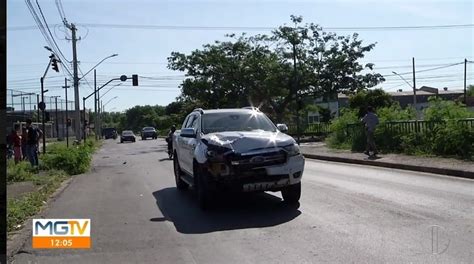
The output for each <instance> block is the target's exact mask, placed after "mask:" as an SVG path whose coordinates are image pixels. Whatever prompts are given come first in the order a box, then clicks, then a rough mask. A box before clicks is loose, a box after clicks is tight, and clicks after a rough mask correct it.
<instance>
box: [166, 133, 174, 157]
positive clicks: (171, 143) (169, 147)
mask: <svg viewBox="0 0 474 264" xmlns="http://www.w3.org/2000/svg"><path fill="white" fill-rule="evenodd" d="M166 142H167V143H168V158H169V159H170V160H172V159H173V142H172V141H171V139H170V138H168V137H167V138H166Z"/></svg>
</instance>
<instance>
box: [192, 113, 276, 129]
mask: <svg viewBox="0 0 474 264" xmlns="http://www.w3.org/2000/svg"><path fill="white" fill-rule="evenodd" d="M201 126H202V132H203V133H204V134H208V133H215V132H223V131H259V130H260V131H271V132H275V131H276V128H275V126H274V125H273V123H272V122H271V121H270V120H269V119H268V118H267V117H266V116H265V115H264V114H262V113H252V112H248V113H247V112H243V113H210V114H205V115H203V116H202V123H201Z"/></svg>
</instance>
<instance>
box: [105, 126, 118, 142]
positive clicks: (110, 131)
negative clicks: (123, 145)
mask: <svg viewBox="0 0 474 264" xmlns="http://www.w3.org/2000/svg"><path fill="white" fill-rule="evenodd" d="M102 136H103V137H104V138H105V139H109V138H113V139H117V129H115V128H114V127H106V128H103V129H102Z"/></svg>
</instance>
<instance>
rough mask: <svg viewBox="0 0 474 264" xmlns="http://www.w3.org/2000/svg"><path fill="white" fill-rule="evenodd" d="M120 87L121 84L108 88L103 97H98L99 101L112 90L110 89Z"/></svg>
mask: <svg viewBox="0 0 474 264" xmlns="http://www.w3.org/2000/svg"><path fill="white" fill-rule="evenodd" d="M120 85H122V83H118V84H116V85H114V86H112V87H110V88H109V89H108V90H107V91H106V92H105V93H104V94H103V95H101V96H100V97H99V99H102V97H104V95H106V94H107V93H108V92H110V90H112V88H114V87H117V86H120Z"/></svg>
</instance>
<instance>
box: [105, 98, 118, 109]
mask: <svg viewBox="0 0 474 264" xmlns="http://www.w3.org/2000/svg"><path fill="white" fill-rule="evenodd" d="M117 98H118V96H115V97H112V98H110V100H109V101H107V103H105V104H104V105H103V107H105V106H106V105H107V104H108V103H110V102H111V101H112V100H114V99H117Z"/></svg>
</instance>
